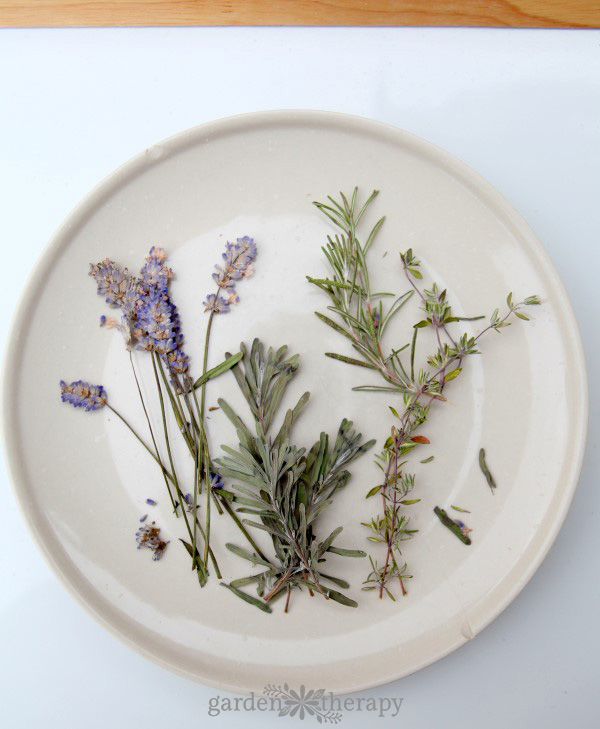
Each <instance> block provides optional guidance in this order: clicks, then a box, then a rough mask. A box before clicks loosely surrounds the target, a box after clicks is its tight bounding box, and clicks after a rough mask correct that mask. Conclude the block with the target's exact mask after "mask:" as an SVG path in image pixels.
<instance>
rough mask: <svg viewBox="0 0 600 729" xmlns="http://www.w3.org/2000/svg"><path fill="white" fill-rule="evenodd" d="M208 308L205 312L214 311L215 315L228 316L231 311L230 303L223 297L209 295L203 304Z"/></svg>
mask: <svg viewBox="0 0 600 729" xmlns="http://www.w3.org/2000/svg"><path fill="white" fill-rule="evenodd" d="M202 303H203V304H204V306H205V307H206V308H205V309H204V311H214V312H215V314H221V313H222V314H226V313H227V312H228V311H229V302H228V301H227V299H224V298H223V297H222V296H217V295H216V294H209V295H208V296H207V297H206V301H203V302H202Z"/></svg>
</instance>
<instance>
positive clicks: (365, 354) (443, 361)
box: [307, 188, 541, 598]
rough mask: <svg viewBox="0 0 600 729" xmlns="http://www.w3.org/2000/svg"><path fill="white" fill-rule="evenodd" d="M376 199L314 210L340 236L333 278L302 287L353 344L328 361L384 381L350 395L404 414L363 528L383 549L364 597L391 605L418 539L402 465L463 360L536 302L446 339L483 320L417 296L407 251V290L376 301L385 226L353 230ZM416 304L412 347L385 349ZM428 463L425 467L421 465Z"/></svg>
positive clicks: (330, 249) (443, 301)
mask: <svg viewBox="0 0 600 729" xmlns="http://www.w3.org/2000/svg"><path fill="white" fill-rule="evenodd" d="M377 194H378V191H374V192H373V193H372V194H371V196H370V197H369V198H368V199H367V200H366V202H365V203H364V204H363V205H362V206H358V205H357V202H358V200H357V198H358V188H355V189H354V191H353V193H352V196H351V197H350V198H348V197H346V196H345V195H344V194H343V193H340V199H339V200H335V199H334V198H332V197H328V201H327V202H325V203H321V202H316V203H314V204H315V206H316V207H317V208H318V209H319V210H320V211H321V212H322V213H323V214H324V215H325V216H326V217H327V218H328V219H329V220H330V221H331V222H332V223H333V224H334V226H335V227H336V228H337V232H336V234H335V235H333V236H331V235H329V236H328V237H327V244H326V245H325V246H324V247H323V253H324V255H325V258H326V259H327V262H328V264H329V269H330V276H329V277H328V278H311V277H307V279H308V281H309V282H310V283H311V284H313V285H315V286H317V287H318V288H319V289H321V290H322V291H323V292H324V293H326V294H327V296H328V297H329V299H330V302H331V303H330V306H328V307H327V308H328V311H329V312H331V313H332V315H333V317H334V318H331V317H330V316H329V315H326V314H323V313H321V312H316V314H317V316H318V317H319V319H321V321H323V322H324V323H325V324H327V325H328V326H329V327H331V328H332V329H334V330H335V331H336V332H338V333H339V334H342V335H343V336H344V337H345V338H346V339H347V340H349V341H350V343H351V346H352V348H353V349H354V351H355V353H356V354H357V358H355V357H348V356H346V355H343V354H335V353H330V352H327V353H326V355H327V356H328V357H332V358H334V359H336V360H338V361H341V362H344V363H348V364H352V365H358V366H360V367H362V368H364V367H367V368H369V369H372V370H376V371H378V372H379V374H380V375H381V377H382V378H383V380H384V384H382V385H372V384H368V385H361V386H358V387H354V388H353V389H354V390H356V391H362V392H386V393H391V394H392V395H396V396H397V397H399V398H401V400H400V402H401V403H402V406H403V407H402V408H398V410H400V412H398V410H397V409H396V408H395V407H392V406H390V410H391V412H392V415H393V416H394V418H395V419H396V420H397V423H396V424H395V425H394V426H392V429H391V434H390V436H389V437H388V439H387V441H386V442H385V445H384V447H383V450H382V452H381V453H380V454H379V456H378V457H377V465H378V466H379V467H380V468H381V470H382V471H383V473H384V476H383V480H382V482H381V483H380V484H378V485H377V486H375V487H374V488H372V489H371V490H370V491H369V492H368V494H367V497H371V496H374V495H375V494H380V495H381V499H382V514H381V515H379V516H377V517H374V518H373V519H372V520H371V521H370V522H367V523H366V526H368V527H369V528H370V530H371V532H372V534H371V536H370V537H368V539H369V540H370V541H371V542H374V543H380V544H382V545H385V548H386V555H385V560H384V562H383V564H382V565H379V564H378V563H377V562H376V561H374V560H373V559H371V567H372V571H371V573H370V574H369V575H368V577H367V579H366V581H365V583H364V584H365V587H364V589H366V590H375V589H378V592H379V597H380V598H381V597H383V594H384V592H385V593H386V594H387V595H389V596H390V597H391V598H393V593H392V592H391V591H390V589H389V587H388V585H389V583H390V581H391V580H392V579H393V578H397V579H398V580H399V584H400V587H401V590H402V593H403V594H406V589H405V585H404V579H405V578H406V577H409V575H407V574H406V564H405V563H404V561H403V560H402V551H401V546H402V542H403V541H405V540H406V539H410V538H411V537H412V536H413V535H414V534H415V532H416V530H415V529H411V528H409V518H408V517H407V516H406V515H405V514H404V513H403V507H404V506H410V505H411V504H414V503H416V502H417V501H418V499H407V498H406V497H407V496H408V494H409V493H410V492H411V491H412V489H413V487H414V476H413V475H412V474H408V473H406V470H405V465H406V463H407V458H408V456H409V455H410V453H411V451H412V450H413V449H415V448H416V447H418V446H419V445H426V444H428V443H429V440H428V439H427V438H426V437H425V436H424V435H420V434H418V433H417V431H418V430H419V428H420V427H421V426H422V425H423V424H424V423H425V422H426V420H427V418H428V416H429V412H430V408H431V406H432V404H433V403H434V402H435V401H440V402H444V401H445V400H446V397H445V396H444V394H443V392H444V389H445V387H446V385H447V384H448V383H449V382H450V381H451V380H453V379H455V378H457V377H458V376H459V375H460V374H461V372H462V369H463V368H462V363H463V360H464V359H465V358H466V357H468V356H470V355H473V354H479V350H478V349H477V347H478V343H479V340H480V338H481V337H482V336H483V335H484V334H485V333H486V332H488V331H491V330H494V331H496V332H498V333H499V332H500V331H501V330H502V329H503V328H505V327H507V326H509V325H510V321H508V320H509V319H510V318H511V317H513V316H515V317H517V318H519V319H523V320H528V318H529V317H528V316H527V315H526V314H524V313H523V311H522V309H523V307H525V306H531V305H536V304H540V303H541V302H540V299H539V297H537V296H530V297H528V298H526V299H524V300H523V301H521V302H514V301H513V297H512V294H509V295H508V298H507V302H506V303H507V310H506V312H505V314H504V315H503V316H502V317H501V316H500V312H499V309H496V310H495V311H494V312H493V313H492V315H491V317H490V321H489V324H488V325H487V326H486V327H485V328H484V329H482V330H481V331H480V332H479V334H477V335H476V336H470V335H469V334H468V333H462V334H460V335H456V334H453V333H452V332H451V331H450V325H451V324H453V323H456V322H460V321H463V320H469V321H471V320H477V319H480V318H482V317H468V318H467V317H457V316H454V314H453V313H452V309H451V306H450V304H449V302H448V300H447V295H446V291H445V290H440V288H439V287H438V286H437V284H435V283H433V284H432V286H431V288H430V289H422V288H421V286H420V284H419V282H420V281H421V280H422V279H423V274H422V273H421V270H420V261H419V260H418V259H417V258H416V257H415V255H414V254H413V251H412V250H411V249H409V250H408V251H406V253H404V254H402V253H401V254H400V260H401V265H402V271H403V273H404V276H405V278H406V280H407V283H408V284H409V286H410V288H409V290H408V291H406V292H405V293H404V294H402V295H400V296H397V297H395V295H394V294H389V293H373V292H372V290H371V275H370V271H369V268H368V264H367V254H368V252H369V249H370V248H371V246H372V245H373V242H374V240H375V238H376V236H377V233H378V232H379V230H380V229H381V227H382V225H383V222H384V220H385V219H384V218H379V220H377V222H376V223H375V225H374V226H373V228H372V229H371V230H370V232H369V233H368V234H367V237H366V241H365V243H364V244H363V243H361V242H360V241H359V239H358V237H357V229H358V224H359V222H360V221H361V219H362V218H363V216H364V215H365V213H366V212H367V210H368V208H369V206H370V205H371V204H372V202H373V201H374V199H375V198H376V196H377ZM390 296H391V297H395V298H393V301H392V303H391V304H387V303H385V299H386V298H387V297H390ZM413 296H416V297H417V298H418V300H419V304H420V309H421V311H422V314H421V317H420V319H419V321H417V323H416V324H415V325H414V327H413V331H412V336H411V339H410V342H408V343H407V344H405V345H404V346H402V347H392V348H391V349H386V348H385V347H384V344H383V335H384V333H385V331H386V330H387V328H388V326H389V324H390V322H391V321H392V320H393V318H394V317H395V316H396V315H397V313H398V312H399V311H400V309H401V308H402V307H403V306H405V305H406V304H407V302H408V301H409V300H410V299H411V297H413ZM424 328H430V329H432V330H433V332H434V335H435V341H436V343H437V347H436V349H435V350H434V351H433V353H432V354H430V355H429V356H428V357H426V360H425V361H426V367H425V366H424V367H421V368H417V367H416V360H417V358H416V351H417V340H418V335H419V331H420V330H421V329H424ZM403 353H405V354H403ZM428 460H430V459H424V461H423V462H427V461H428Z"/></svg>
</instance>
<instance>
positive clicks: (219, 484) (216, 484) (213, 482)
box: [210, 472, 225, 489]
mask: <svg viewBox="0 0 600 729" xmlns="http://www.w3.org/2000/svg"><path fill="white" fill-rule="evenodd" d="M223 486H225V483H224V481H223V479H222V478H221V476H219V474H218V473H212V472H211V474H210V487H211V489H222V488H223Z"/></svg>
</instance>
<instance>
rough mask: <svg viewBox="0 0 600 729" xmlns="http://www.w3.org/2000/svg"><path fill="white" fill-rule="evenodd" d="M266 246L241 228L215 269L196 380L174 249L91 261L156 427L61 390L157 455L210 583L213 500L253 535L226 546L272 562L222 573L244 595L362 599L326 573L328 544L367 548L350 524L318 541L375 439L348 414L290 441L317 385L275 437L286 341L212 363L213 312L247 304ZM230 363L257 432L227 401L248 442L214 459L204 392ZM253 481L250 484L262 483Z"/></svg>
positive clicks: (288, 365)
mask: <svg viewBox="0 0 600 729" xmlns="http://www.w3.org/2000/svg"><path fill="white" fill-rule="evenodd" d="M256 252H257V251H256V245H255V244H254V241H253V240H252V239H251V238H248V237H244V238H239V239H238V240H237V241H236V243H227V245H226V248H225V252H224V253H223V256H222V257H223V260H224V263H223V265H218V266H216V272H215V273H214V274H213V279H214V280H215V284H216V292H215V293H211V294H209V295H208V296H207V297H206V299H205V301H204V306H205V312H207V313H208V321H207V326H206V332H205V338H204V355H203V364H202V374H201V376H200V377H199V378H197V379H194V378H193V377H192V375H191V372H190V361H189V358H188V356H187V355H186V354H185V351H184V349H183V344H184V339H183V333H182V331H181V324H180V319H179V315H178V313H177V309H176V307H175V305H174V303H173V301H172V298H171V294H170V290H169V282H170V280H171V279H172V277H173V272H172V271H171V269H170V268H168V267H167V266H166V264H165V261H166V253H165V251H164V250H163V249H160V248H155V247H153V248H152V249H151V250H150V253H149V255H148V257H147V258H146V260H145V263H144V265H143V267H142V269H141V271H140V274H139V276H134V275H131V274H130V273H129V272H128V270H127V269H126V268H124V269H122V268H120V267H119V266H118V265H117V264H116V263H115V262H114V261H112V260H110V259H105V260H104V261H102V262H101V263H99V264H97V265H92V266H91V270H90V275H91V276H92V277H93V278H94V279H95V281H96V283H97V289H98V293H99V294H100V295H101V296H102V297H103V298H104V299H105V301H106V303H107V304H108V305H109V306H110V307H111V308H113V309H119V310H120V319H116V318H113V317H107V316H102V317H101V320H100V324H101V326H102V327H105V328H108V329H117V330H118V331H119V332H120V333H121V334H122V335H123V338H124V342H125V346H126V348H127V350H128V353H129V360H130V365H131V368H132V372H133V379H134V382H135V390H136V392H137V397H139V400H140V403H141V407H142V409H143V412H144V414H145V418H146V423H147V426H148V434H149V437H150V440H149V442H148V441H147V440H146V439H145V438H144V437H143V436H142V435H141V434H140V433H139V432H137V431H136V430H135V429H134V428H133V427H132V425H131V424H130V422H129V421H128V420H127V419H126V418H125V417H124V416H123V415H122V413H121V412H120V411H119V410H117V409H116V408H115V407H114V406H113V405H112V404H111V403H109V401H108V396H107V393H106V390H105V389H104V387H103V386H101V385H91V384H89V383H87V382H84V381H82V380H78V381H76V382H72V383H70V384H67V383H66V382H64V381H61V383H60V385H61V397H62V400H63V402H66V403H69V404H70V405H73V406H74V407H82V408H84V410H86V411H93V410H99V409H101V408H107V409H109V410H110V411H111V412H112V413H113V414H114V415H116V416H117V417H118V418H119V419H120V420H121V421H122V423H123V424H124V425H125V426H126V427H127V428H129V430H130V431H131V432H132V434H133V435H134V436H135V438H136V439H137V440H138V441H139V442H140V443H141V444H142V446H143V447H144V448H145V450H146V451H147V452H148V453H149V454H150V456H151V457H152V458H153V459H154V461H156V463H157V465H158V466H159V469H160V471H161V474H162V478H163V481H164V484H165V487H166V491H167V493H168V496H169V499H170V501H171V504H172V507H173V513H174V515H175V516H176V517H177V518H181V519H182V520H183V522H184V528H185V531H186V538H180V540H179V541H180V542H181V543H182V544H183V546H184V547H185V550H186V551H187V553H188V554H189V556H190V558H191V559H192V567H193V570H194V571H195V572H196V574H197V577H198V581H199V583H200V585H201V586H204V585H205V584H206V582H207V580H208V577H209V575H210V573H211V572H214V574H215V575H216V577H217V578H218V579H219V580H221V579H222V578H223V576H222V574H221V571H220V569H219V565H218V562H217V558H216V555H215V554H214V551H213V548H212V546H211V542H210V536H211V510H212V506H211V505H214V507H215V508H216V509H217V511H218V512H219V513H220V514H223V513H225V512H226V513H227V514H228V515H229V516H230V517H231V518H232V519H233V521H234V522H235V524H236V525H237V526H238V527H239V530H240V532H241V534H242V535H243V537H244V539H245V546H244V547H242V546H239V545H234V544H228V545H227V547H228V548H229V549H230V550H231V551H232V552H234V553H235V554H237V555H238V556H240V557H244V558H245V559H248V560H250V561H251V562H252V563H253V564H258V565H261V566H262V567H263V568H266V569H264V570H263V571H262V572H261V573H260V574H258V575H253V576H250V577H248V578H244V579H241V580H234V581H232V582H231V583H229V584H228V583H226V582H223V583H221V584H223V585H224V586H225V587H227V588H228V589H229V590H231V591H232V592H233V593H234V594H236V595H237V596H238V597H240V598H242V599H243V600H245V601H246V602H249V603H251V604H253V605H256V606H257V607H259V608H260V609H262V610H263V611H265V612H271V607H270V603H271V602H272V601H273V600H274V599H275V598H277V597H280V596H282V595H284V594H285V595H286V596H287V597H286V606H285V610H286V612H287V610H288V607H289V603H290V595H291V591H292V589H293V588H302V587H304V588H306V590H307V591H308V592H309V593H311V594H313V595H314V594H315V593H318V594H320V595H322V596H323V597H325V598H326V599H331V600H333V601H335V602H337V603H340V604H342V605H347V606H356V602H355V601H353V600H352V599H350V598H349V597H347V596H346V595H344V594H343V593H342V592H339V591H338V590H336V589H334V588H333V587H332V586H331V585H335V586H336V587H340V588H342V589H344V588H348V587H349V584H348V583H347V582H346V581H345V580H343V579H341V578H338V577H335V576H333V575H330V574H329V573H326V572H324V571H323V570H322V569H321V565H322V563H324V562H325V559H326V557H327V556H329V555H330V554H337V555H341V556H346V557H364V556H366V555H365V553H364V552H361V551H359V550H350V549H344V548H341V547H338V546H337V544H334V541H335V540H336V538H337V537H338V536H339V534H340V532H341V531H342V527H341V526H340V527H338V528H337V529H335V530H334V531H333V532H332V533H331V534H329V536H326V537H325V538H324V539H322V540H320V541H319V540H318V538H317V533H318V532H317V522H318V517H319V515H320V514H321V513H322V512H323V511H324V510H325V509H326V508H327V507H328V506H329V505H330V504H331V503H332V501H333V497H334V495H335V494H336V493H337V492H338V491H339V490H340V489H342V488H343V487H344V486H345V485H346V483H347V481H348V478H349V476H350V473H349V471H348V470H347V468H346V467H347V466H348V465H349V464H350V463H351V462H352V461H353V460H354V459H355V458H357V457H358V456H360V455H361V454H362V453H363V452H364V451H365V450H367V449H368V448H370V447H371V446H372V445H373V443H374V441H370V442H368V443H363V442H362V436H361V435H359V434H356V432H355V431H354V430H353V428H352V423H350V422H348V421H347V420H343V421H342V423H341V425H340V427H339V430H338V433H337V436H336V439H335V441H334V442H333V444H330V443H329V438H328V436H327V435H326V434H324V433H321V435H320V438H319V440H318V441H317V442H316V443H315V445H314V446H313V447H312V448H311V449H309V450H308V451H307V450H306V449H305V448H299V447H297V446H295V445H293V444H292V443H291V441H290V438H291V434H292V427H293V425H294V422H295V421H296V419H297V418H298V416H299V415H300V412H301V411H302V410H303V409H304V406H305V405H306V403H307V401H308V398H309V393H305V394H304V395H303V396H302V397H301V398H300V400H299V402H298V403H297V405H296V406H295V407H294V408H293V409H292V410H290V411H289V412H288V413H287V414H286V415H285V418H284V419H283V422H282V424H281V427H280V428H279V431H278V433H277V435H276V436H275V437H272V435H271V428H272V426H273V423H274V420H275V419H276V418H277V416H278V415H279V406H280V404H281V400H282V398H283V395H284V393H285V390H286V387H287V385H288V383H289V382H290V380H291V379H292V378H293V376H294V374H295V373H296V371H297V369H298V357H297V356H293V357H289V358H288V357H287V356H286V352H287V348H286V347H285V346H284V347H281V348H280V349H278V350H277V351H274V350H272V349H269V350H268V351H267V352H266V353H265V351H264V348H263V345H262V344H261V343H260V342H259V341H258V340H255V341H254V343H253V345H252V348H251V350H250V352H247V350H246V347H245V346H244V345H243V344H242V345H241V346H240V351H239V352H238V353H236V354H233V355H232V354H227V355H226V357H225V359H224V360H223V361H222V362H221V364H220V365H218V366H217V367H214V368H212V369H210V370H209V369H208V352H209V342H210V334H211V331H212V327H213V322H214V317H215V316H216V315H218V314H224V313H227V312H228V311H229V310H230V307H231V306H232V305H233V304H236V303H238V301H239V298H238V296H237V292H236V288H235V287H236V284H237V282H238V281H239V280H240V279H242V278H248V277H249V276H251V275H252V273H253V264H254V260H255V258H256ZM139 352H145V353H147V355H148V356H149V357H150V358H151V365H152V372H153V375H154V380H155V385H156V392H157V399H158V402H159V405H160V411H161V420H162V433H160V434H159V433H156V432H155V429H154V428H153V426H152V421H151V418H150V413H149V407H150V405H149V403H148V402H147V401H146V398H145V397H144V395H143V392H142V387H141V385H140V380H139V375H138V371H137V368H136V363H135V355H136V354H138V353H139ZM230 369H231V370H232V371H233V373H234V375H235V377H236V379H237V383H238V385H239V387H240V389H241V391H242V393H243V394H244V396H245V398H246V400H247V402H248V405H249V406H250V410H251V413H252V416H253V418H254V421H255V434H254V435H253V434H252V433H251V432H250V431H249V430H248V428H247V427H246V426H245V425H244V423H243V421H242V419H241V418H240V417H239V416H237V415H236V414H235V413H234V412H233V410H232V409H231V407H230V406H229V405H228V404H227V402H226V401H225V400H222V399H220V400H219V406H220V408H222V410H223V411H224V413H225V414H226V415H227V417H228V418H229V419H230V420H231V421H232V422H233V424H234V425H235V427H236V431H237V435H238V438H239V441H240V442H239V446H238V450H233V449H231V448H229V447H228V446H227V445H224V446H223V450H224V452H225V453H226V456H224V457H223V458H221V459H218V460H217V461H213V459H212V456H211V454H210V450H209V441H208V434H207V419H206V417H205V410H206V393H205V390H206V385H207V383H208V382H209V381H211V380H214V379H215V378H217V377H218V376H219V375H222V374H223V373H224V372H227V371H228V370H230ZM198 391H199V393H198ZM169 410H170V412H171V414H172V417H173V419H174V421H175V423H176V426H177V428H176V429H174V430H172V429H171V428H170V427H169V418H168V412H169ZM175 437H181V438H183V440H184V442H185V445H186V446H187V449H188V452H189V454H190V456H191V458H192V459H193V462H194V477H193V482H192V483H191V484H187V485H184V484H183V482H182V479H181V476H180V469H178V468H177V464H176V462H175V458H174V455H173V451H174V449H173V438H175ZM178 471H179V472H178ZM224 477H231V478H234V479H235V480H236V481H239V482H241V483H234V484H233V490H228V489H226V488H224V486H225V483H224V481H223V478H224ZM242 484H246V486H244V485H242ZM247 486H252V487H253V490H250V489H248V488H247ZM202 495H204V498H203V499H201V496H202ZM146 503H147V504H148V505H149V506H155V505H156V502H155V501H154V500H153V499H146ZM201 503H202V505H203V506H204V508H203V509H202V511H201ZM247 515H248V516H252V517H253V519H249V518H247ZM147 518H148V514H145V515H143V516H142V517H141V518H140V520H139V521H140V526H139V527H138V530H137V532H136V535H135V537H136V541H137V546H138V549H149V550H150V551H151V552H152V558H153V560H159V559H160V558H161V557H162V555H163V553H164V551H165V549H166V548H167V545H168V544H169V543H168V542H167V541H165V540H164V539H163V538H162V537H161V529H160V527H159V526H158V525H157V524H156V522H155V521H151V522H146V520H147ZM255 529H261V530H263V531H266V532H268V533H269V534H270V535H271V538H272V543H273V549H274V552H273V555H271V556H269V557H268V556H266V555H265V554H264V553H263V552H262V550H261V549H260V547H259V546H258V544H257V543H256V541H255V540H254V538H253V536H252V534H251V532H252V531H253V530H255ZM250 583H256V586H257V592H258V597H256V598H255V597H254V596H252V595H250V594H248V593H247V592H244V591H242V590H241V589H240V588H241V587H242V586H244V585H248V584H250Z"/></svg>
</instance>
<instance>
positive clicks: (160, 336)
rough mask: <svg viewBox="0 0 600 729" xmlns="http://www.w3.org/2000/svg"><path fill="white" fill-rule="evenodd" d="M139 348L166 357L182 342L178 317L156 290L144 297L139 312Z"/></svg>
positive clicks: (166, 299) (169, 302)
mask: <svg viewBox="0 0 600 729" xmlns="http://www.w3.org/2000/svg"><path fill="white" fill-rule="evenodd" d="M139 327H140V330H141V335H142V336H141V337H140V340H141V341H140V344H139V346H140V348H141V349H147V350H149V351H152V352H158V354H160V355H163V356H166V355H168V354H169V353H170V352H174V351H175V350H177V349H178V348H179V346H180V345H181V344H182V342H183V335H182V334H181V332H180V326H179V316H178V314H177V309H176V307H175V306H174V305H173V304H172V303H171V301H170V299H169V297H168V296H167V295H166V294H165V293H164V292H162V291H159V290H158V289H153V290H151V291H150V293H149V294H148V296H146V297H145V299H144V302H143V304H142V308H141V309H140V312H139Z"/></svg>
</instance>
